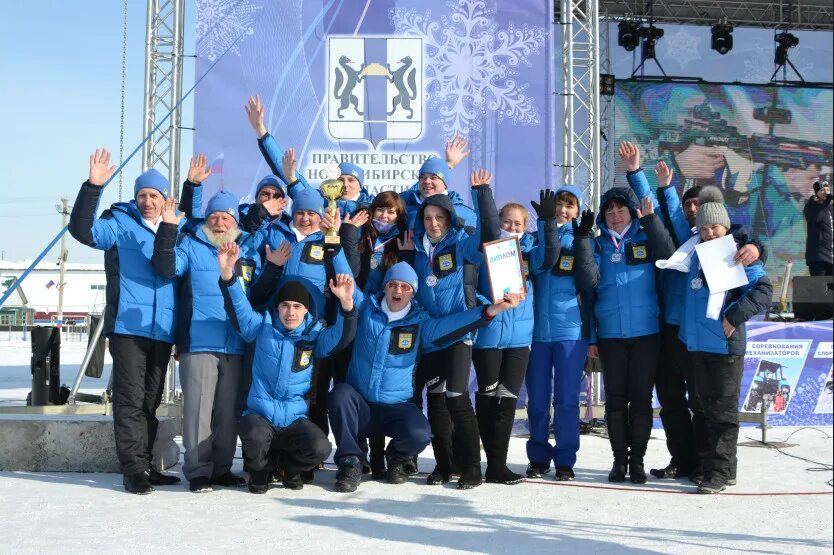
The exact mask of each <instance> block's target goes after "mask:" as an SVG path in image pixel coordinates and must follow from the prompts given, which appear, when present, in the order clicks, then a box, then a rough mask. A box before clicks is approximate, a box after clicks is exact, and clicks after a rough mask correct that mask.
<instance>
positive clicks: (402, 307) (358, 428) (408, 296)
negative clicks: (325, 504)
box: [328, 262, 524, 492]
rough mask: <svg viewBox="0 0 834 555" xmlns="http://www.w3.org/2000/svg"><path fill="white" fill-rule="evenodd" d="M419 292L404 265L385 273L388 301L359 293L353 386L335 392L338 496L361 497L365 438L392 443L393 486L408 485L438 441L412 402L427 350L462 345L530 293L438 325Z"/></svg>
mask: <svg viewBox="0 0 834 555" xmlns="http://www.w3.org/2000/svg"><path fill="white" fill-rule="evenodd" d="M417 286H418V281H417V273H416V272H415V271H414V269H413V268H412V267H411V266H409V265H408V264H407V263H405V262H398V263H397V264H395V265H394V266H392V267H391V268H390V269H389V270H388V272H386V274H385V279H384V281H383V290H384V293H383V295H381V296H380V297H364V296H362V295H361V294H360V295H359V299H358V301H357V304H358V305H359V311H360V314H359V322H358V330H357V333H356V340H355V342H354V345H353V356H352V357H351V359H350V365H349V366H348V372H347V380H346V382H345V383H339V384H336V385H335V386H333V389H332V390H331V391H330V396H329V398H328V410H329V411H330V426H331V428H333V435H334V436H335V437H336V446H337V447H336V455H335V457H334V458H335V461H336V464H337V465H338V467H339V471H338V473H337V474H336V491H338V492H352V491H356V488H357V487H358V486H359V482H360V480H361V478H362V465H361V462H360V459H361V457H362V456H363V454H362V449H361V448H360V447H359V439H360V438H361V437H368V436H376V435H379V436H383V435H384V436H388V437H391V438H392V439H391V441H390V443H389V444H388V448H387V449H386V459H387V463H388V464H387V467H388V470H387V472H386V481H387V482H388V483H390V484H401V483H403V482H405V481H406V479H407V474H406V472H405V469H404V465H405V464H406V463H409V462H411V460H412V458H413V457H415V456H417V455H418V454H419V453H421V452H422V451H423V449H425V448H426V446H427V445H428V444H429V442H430V441H431V429H430V427H429V422H428V420H427V419H426V417H425V416H424V415H423V412H422V411H421V410H420V408H419V407H418V406H417V405H416V404H415V403H413V402H411V401H412V399H413V397H414V394H415V390H414V382H415V379H414V372H415V368H416V367H417V362H418V360H419V358H420V352H421V351H422V348H423V346H424V345H426V344H430V343H431V344H435V345H443V344H446V343H451V342H454V341H456V340H459V339H460V338H461V337H463V336H464V335H466V334H467V333H469V332H472V331H474V330H476V329H478V328H480V327H483V326H485V325H487V324H488V323H489V322H490V321H491V320H492V319H493V318H495V316H497V315H498V314H500V313H501V312H503V311H505V310H508V309H510V308H515V307H517V306H518V304H519V302H521V301H522V300H523V299H524V295H516V294H508V295H505V296H504V298H503V299H502V300H501V302H499V303H495V304H492V305H489V306H486V307H476V308H472V309H470V310H466V311H464V312H458V313H455V314H451V315H449V316H446V317H443V318H434V319H432V318H431V316H430V315H429V313H428V312H426V311H425V310H422V309H421V308H419V307H418V305H417V304H416V302H414V300H413V299H414V295H415V293H416V292H417ZM343 306H344V305H343Z"/></svg>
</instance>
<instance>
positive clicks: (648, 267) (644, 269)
mask: <svg viewBox="0 0 834 555" xmlns="http://www.w3.org/2000/svg"><path fill="white" fill-rule="evenodd" d="M611 198H619V199H620V200H622V201H623V202H625V203H626V205H627V206H628V207H629V210H630V212H631V214H632V218H633V219H632V222H631V225H630V226H629V227H628V229H627V230H626V232H625V235H624V237H623V240H622V241H621V242H620V245H619V248H616V247H615V246H614V243H613V241H612V238H611V236H610V235H609V234H608V228H607V227H606V225H605V215H604V213H603V212H602V211H600V214H599V215H598V216H597V227H598V228H599V229H600V231H601V235H600V236H599V237H596V238H595V239H594V240H593V243H594V270H595V271H594V274H595V276H594V278H593V280H592V283H594V284H595V285H596V292H595V299H594V316H595V320H596V326H597V330H596V333H597V336H598V337H600V338H606V339H618V338H619V339H625V338H631V337H640V336H643V335H649V334H652V333H657V332H659V331H660V321H659V316H660V307H659V305H658V298H657V292H656V285H655V271H656V270H655V266H654V262H655V261H656V260H658V259H660V258H664V259H665V258H669V257H670V256H671V255H672V254H673V253H674V252H675V246H674V244H673V242H672V238H671V236H670V235H669V233H668V232H667V231H666V229H665V227H664V226H663V223H662V221H661V220H660V218H658V217H657V216H655V215H654V214H652V215H648V216H646V217H644V218H642V220H638V219H637V218H636V216H637V197H636V195H635V194H634V192H633V191H632V190H631V189H628V188H625V187H615V188H613V189H610V190H609V191H607V192H606V193H605V194H604V195H603V196H602V199H601V200H600V207H604V206H606V204H607V203H608V201H609V200H610V199H611ZM587 241H588V239H587V238H583V239H577V240H576V241H575V244H578V243H580V242H587ZM585 246H587V245H583V247H581V248H584V247H585ZM615 252H617V253H618V256H619V261H618V262H614V261H612V255H613V254H614V253H615Z"/></svg>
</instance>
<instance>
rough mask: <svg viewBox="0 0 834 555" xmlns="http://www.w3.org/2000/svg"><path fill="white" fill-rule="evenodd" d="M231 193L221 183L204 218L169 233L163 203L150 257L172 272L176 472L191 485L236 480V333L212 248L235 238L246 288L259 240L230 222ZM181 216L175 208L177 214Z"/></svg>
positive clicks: (239, 348) (172, 218) (197, 488)
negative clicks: (179, 444)
mask: <svg viewBox="0 0 834 555" xmlns="http://www.w3.org/2000/svg"><path fill="white" fill-rule="evenodd" d="M238 206H239V203H238V198H237V196H235V195H234V194H232V193H230V192H228V191H220V192H218V193H216V194H215V195H214V196H213V197H211V199H209V201H208V205H207V207H206V214H207V216H206V219H205V220H203V221H198V222H196V225H194V226H189V228H192V229H193V232H189V233H186V234H183V235H181V236H180V238H179V240H178V239H177V228H176V226H175V225H174V224H175V223H176V222H177V216H176V215H175V214H174V212H173V205H172V204H170V203H169V204H167V205H166V210H165V211H164V212H163V223H162V224H161V225H160V228H159V233H158V234H157V237H156V243H155V245H154V255H153V258H152V260H151V262H152V264H153V266H154V269H156V271H157V272H158V273H159V274H160V275H161V276H164V277H165V278H169V279H170V278H179V279H180V296H179V297H180V298H179V306H180V317H179V320H178V322H177V324H178V326H177V327H178V330H177V351H178V353H179V357H180V383H181V384H182V393H183V432H182V440H183V446H184V447H185V457H184V463H183V467H182V470H183V474H185V477H186V479H187V480H188V481H189V482H190V489H191V491H192V492H195V493H199V492H205V491H211V490H212V489H213V488H212V486H224V487H242V486H244V485H245V484H246V481H245V480H244V479H243V478H241V477H240V476H236V475H234V474H232V472H231V467H232V459H233V458H234V454H235V448H236V445H237V419H238V416H239V414H238V411H237V394H238V388H239V384H240V381H241V373H242V368H243V353H244V341H243V338H241V336H240V334H239V333H238V331H237V330H236V329H235V328H234V327H233V325H232V323H231V322H230V321H229V319H228V318H227V316H226V310H225V307H224V305H223V295H222V292H221V290H220V286H219V278H220V270H219V269H218V266H217V252H218V248H219V247H220V246H221V245H226V244H230V243H237V245H238V247H239V249H240V257H239V259H238V260H237V261H236V263H235V274H236V275H237V276H238V280H239V281H240V283H241V285H242V286H243V288H244V290H245V291H248V289H249V286H250V285H251V284H252V282H253V279H254V278H255V276H256V275H257V273H258V271H259V269H260V256H259V255H258V247H259V245H257V244H255V239H254V237H253V236H252V235H250V234H249V233H247V232H245V231H243V230H241V229H240V227H239V226H238V218H239V212H238ZM180 218H181V216H180Z"/></svg>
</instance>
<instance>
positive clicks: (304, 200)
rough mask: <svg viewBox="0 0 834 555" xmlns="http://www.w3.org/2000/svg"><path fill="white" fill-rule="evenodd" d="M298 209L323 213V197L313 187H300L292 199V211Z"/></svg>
mask: <svg viewBox="0 0 834 555" xmlns="http://www.w3.org/2000/svg"><path fill="white" fill-rule="evenodd" d="M299 210H310V211H312V212H316V213H317V214H318V215H319V216H323V215H324V199H323V198H322V196H321V193H319V192H318V191H316V190H315V189H309V188H307V189H302V190H301V191H299V192H298V193H296V195H295V196H294V197H293V199H292V213H293V214H295V213H296V212H298V211H299Z"/></svg>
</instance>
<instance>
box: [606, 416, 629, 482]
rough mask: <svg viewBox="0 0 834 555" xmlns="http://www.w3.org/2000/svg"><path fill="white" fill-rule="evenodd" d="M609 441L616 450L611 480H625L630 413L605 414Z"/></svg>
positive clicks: (609, 477)
mask: <svg viewBox="0 0 834 555" xmlns="http://www.w3.org/2000/svg"><path fill="white" fill-rule="evenodd" d="M605 424H606V426H607V427H608V441H609V442H610V443H611V450H612V451H613V452H614V465H613V466H612V467H611V472H609V473H608V481H609V482H625V479H626V465H628V413H626V412H625V411H611V412H608V413H606V415H605Z"/></svg>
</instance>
